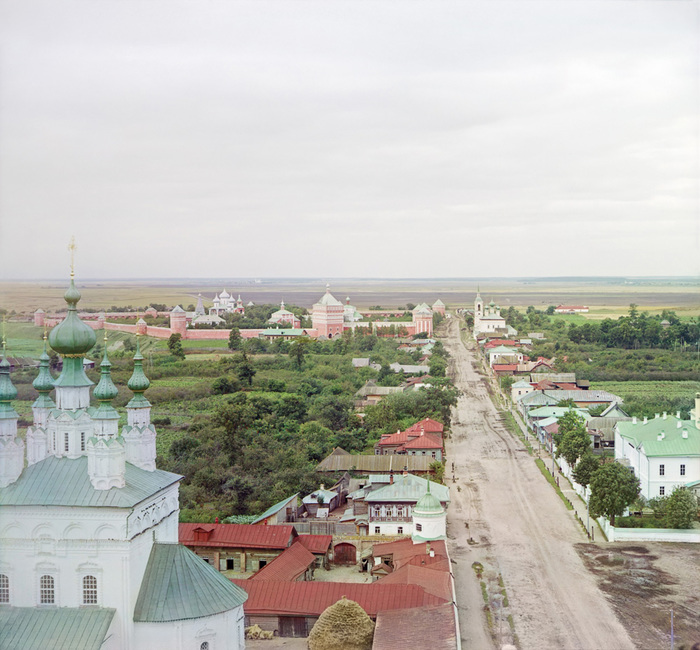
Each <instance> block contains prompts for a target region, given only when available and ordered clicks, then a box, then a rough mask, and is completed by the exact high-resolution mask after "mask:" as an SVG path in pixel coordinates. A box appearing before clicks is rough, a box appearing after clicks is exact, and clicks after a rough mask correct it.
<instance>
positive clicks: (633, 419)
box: [632, 415, 637, 424]
mask: <svg viewBox="0 0 700 650" xmlns="http://www.w3.org/2000/svg"><path fill="white" fill-rule="evenodd" d="M632 424H637V416H636V415H635V416H634V417H633V418H632Z"/></svg>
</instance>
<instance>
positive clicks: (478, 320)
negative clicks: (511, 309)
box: [474, 291, 517, 339]
mask: <svg viewBox="0 0 700 650" xmlns="http://www.w3.org/2000/svg"><path fill="white" fill-rule="evenodd" d="M511 331H512V332H515V330H513V329H512V328H509V327H508V326H507V325H506V319H505V318H504V317H503V316H501V310H500V309H499V308H498V305H496V304H495V303H494V302H493V300H492V301H491V302H490V303H489V305H488V306H487V307H486V308H484V301H483V300H482V298H481V293H480V292H479V291H477V292H476V298H475V299H474V338H475V339H478V338H479V336H480V335H484V334H487V335H490V336H507V335H508V334H509V333H511ZM515 333H516V334H517V332H515Z"/></svg>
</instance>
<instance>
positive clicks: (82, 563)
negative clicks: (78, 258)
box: [0, 279, 247, 650]
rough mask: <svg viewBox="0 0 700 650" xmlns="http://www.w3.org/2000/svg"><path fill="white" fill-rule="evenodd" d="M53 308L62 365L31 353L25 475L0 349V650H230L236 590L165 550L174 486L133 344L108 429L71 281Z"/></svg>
mask: <svg viewBox="0 0 700 650" xmlns="http://www.w3.org/2000/svg"><path fill="white" fill-rule="evenodd" d="M65 299H66V302H67V303H68V314H67V316H66V318H65V320H63V321H62V322H61V323H60V324H59V325H57V326H56V327H54V329H53V330H52V331H51V333H50V335H49V343H50V345H51V347H52V348H53V349H54V350H55V351H56V352H58V353H59V354H61V355H62V356H63V369H62V371H61V375H60V376H59V377H58V378H56V379H55V380H54V379H53V378H52V377H51V374H50V372H49V357H48V355H47V354H46V351H44V354H43V355H42V357H41V366H40V370H39V376H38V377H37V379H36V380H35V381H34V388H35V389H36V390H37V391H38V393H39V397H38V398H37V399H36V401H35V402H34V404H33V405H32V411H33V415H34V418H33V420H34V421H33V424H32V426H31V427H29V429H28V431H27V435H26V448H27V463H28V466H27V467H25V466H24V458H23V455H22V452H23V450H24V443H22V441H21V439H20V438H18V437H17V420H18V416H17V413H16V412H15V410H14V408H13V407H12V405H11V401H12V400H13V399H14V398H15V397H16V395H17V391H16V390H15V389H14V387H13V385H12V381H11V379H10V372H9V364H8V363H7V361H6V360H5V354H4V349H3V360H2V362H0V548H1V549H2V552H1V553H0V636H1V637H2V638H1V639H0V646H2V647H8V648H10V647H12V648H23V649H24V650H28V649H33V648H36V649H37V650H39V649H42V650H43V649H44V648H58V647H65V648H74V649H76V650H78V649H79V650H120V649H124V650H127V649H128V650H131V649H136V650H139V649H144V650H152V649H153V648H168V649H169V650H190V649H195V650H221V649H223V648H230V649H232V650H239V649H241V648H243V647H244V643H245V642H244V638H243V635H244V629H243V625H244V617H243V603H244V601H245V600H246V598H247V596H246V594H245V592H243V591H242V590H241V589H239V588H238V587H236V586H235V585H233V583H231V582H230V581H228V580H226V579H225V578H223V577H222V576H221V575H220V574H219V572H218V571H216V570H215V569H214V568H213V567H210V566H209V565H207V564H206V563H205V562H203V561H202V560H201V559H200V558H198V557H197V556H196V555H195V554H194V553H192V552H191V551H189V550H188V549H186V548H185V547H184V546H181V545H180V544H178V515H179V499H178V488H179V482H180V480H181V479H182V477H181V476H179V475H177V474H172V473H170V472H165V471H162V470H159V469H157V468H156V465H155V459H156V447H155V438H156V431H155V428H154V427H153V425H152V424H151V422H150V410H151V405H150V403H149V402H148V400H147V399H146V398H145V397H144V392H145V391H146V389H147V388H148V386H149V381H148V379H147V378H146V376H145V375H144V373H143V367H142V364H143V356H142V355H141V352H140V349H139V346H138V344H137V348H136V355H135V357H134V372H133V375H132V377H131V379H130V380H129V382H128V387H129V389H130V390H131V391H132V393H133V398H132V399H131V401H130V402H129V403H128V404H127V407H126V416H127V424H126V425H125V426H124V427H122V428H121V430H120V428H119V420H120V415H119V413H118V412H117V411H116V409H114V408H113V407H112V405H111V402H112V400H113V399H114V398H115V397H116V395H117V392H118V391H117V388H116V386H115V385H114V383H113V382H112V379H111V374H110V367H111V364H110V362H109V360H108V359H107V352H106V349H107V346H106V345H105V355H104V358H103V360H102V364H101V366H100V367H101V371H102V373H101V378H100V381H99V383H98V385H97V386H96V387H95V389H94V391H92V392H93V395H92V397H94V399H96V400H97V402H98V405H97V406H91V404H90V402H91V395H90V393H91V391H90V388H91V386H92V385H93V382H92V381H91V380H90V379H89V378H88V377H87V375H85V372H84V369H83V358H84V356H85V354H86V353H87V352H88V351H89V350H90V349H91V348H92V347H93V345H94V344H95V332H94V331H93V330H92V329H91V328H90V327H88V326H87V325H86V324H85V323H83V322H82V321H81V320H80V319H79V318H78V313H77V308H76V305H77V303H78V300H79V299H80V293H79V292H78V291H77V289H76V288H75V285H74V283H73V280H72V279H71V283H70V288H69V289H68V291H67V292H66V295H65ZM3 347H4V346H3ZM54 389H55V400H56V401H55V402H54V400H53V399H52V398H51V397H50V396H49V393H51V392H52V391H53V390H54ZM18 452H19V455H18ZM18 459H19V462H17V461H18Z"/></svg>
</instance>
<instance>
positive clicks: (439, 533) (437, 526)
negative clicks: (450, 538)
mask: <svg viewBox="0 0 700 650" xmlns="http://www.w3.org/2000/svg"><path fill="white" fill-rule="evenodd" d="M411 516H412V518H413V534H412V535H411V538H412V539H413V543H414V544H418V543H420V542H426V541H434V540H437V539H445V537H446V535H447V515H446V514H445V509H444V508H443V507H442V504H441V503H440V500H439V499H438V498H437V497H436V496H435V495H433V494H430V479H428V490H427V492H426V493H425V494H424V495H423V496H422V497H421V498H420V499H418V501H416V505H415V506H414V507H413V512H412V513H411Z"/></svg>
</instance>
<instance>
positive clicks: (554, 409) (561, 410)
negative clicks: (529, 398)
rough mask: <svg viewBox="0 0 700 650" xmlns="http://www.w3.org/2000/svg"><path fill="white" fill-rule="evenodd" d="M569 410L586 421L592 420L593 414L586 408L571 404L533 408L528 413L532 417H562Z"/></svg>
mask: <svg viewBox="0 0 700 650" xmlns="http://www.w3.org/2000/svg"><path fill="white" fill-rule="evenodd" d="M569 411H573V412H574V413H577V414H578V415H580V416H581V417H582V418H583V419H584V420H585V421H586V422H588V420H590V418H591V414H590V413H589V412H588V411H587V410H586V409H577V408H573V407H570V406H542V407H540V408H537V409H533V410H532V411H530V412H529V413H528V415H529V416H530V417H531V418H560V417H562V415H566V414H567V413H568V412H569Z"/></svg>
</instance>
